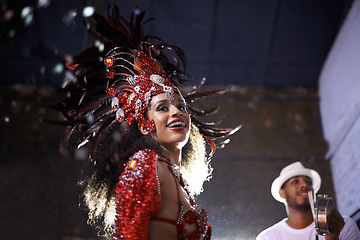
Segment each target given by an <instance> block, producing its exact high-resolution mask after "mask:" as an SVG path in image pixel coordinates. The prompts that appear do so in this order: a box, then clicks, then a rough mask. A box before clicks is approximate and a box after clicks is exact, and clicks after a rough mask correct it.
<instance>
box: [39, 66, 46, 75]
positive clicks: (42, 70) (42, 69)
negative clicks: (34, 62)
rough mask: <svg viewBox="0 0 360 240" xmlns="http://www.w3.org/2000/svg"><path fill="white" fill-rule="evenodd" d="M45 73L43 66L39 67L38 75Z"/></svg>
mask: <svg viewBox="0 0 360 240" xmlns="http://www.w3.org/2000/svg"><path fill="white" fill-rule="evenodd" d="M45 72H46V68H45V67H44V66H41V68H40V73H41V74H45Z"/></svg>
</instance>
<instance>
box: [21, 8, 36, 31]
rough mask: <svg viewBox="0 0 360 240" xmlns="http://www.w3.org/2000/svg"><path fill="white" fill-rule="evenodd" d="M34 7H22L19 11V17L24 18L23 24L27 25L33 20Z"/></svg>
mask: <svg viewBox="0 0 360 240" xmlns="http://www.w3.org/2000/svg"><path fill="white" fill-rule="evenodd" d="M33 12H34V8H33V7H24V8H23V10H22V11H21V18H22V19H23V20H24V23H25V26H29V25H30V24H32V23H33V22H34V13H33Z"/></svg>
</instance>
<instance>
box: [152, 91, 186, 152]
mask: <svg viewBox="0 0 360 240" xmlns="http://www.w3.org/2000/svg"><path fill="white" fill-rule="evenodd" d="M174 95H175V96H174V100H173V101H171V102H170V101H169V100H168V99H167V98H166V95H165V93H162V94H158V95H156V96H154V97H153V98H152V100H151V101H150V107H149V109H148V118H149V119H150V120H154V122H155V128H156V132H152V133H151V134H152V137H153V139H154V140H155V141H157V142H158V143H160V145H161V146H162V147H164V148H166V149H169V150H175V149H181V148H182V147H183V146H184V145H185V144H186V143H187V141H188V139H189V132H190V121H191V120H190V115H189V114H188V112H187V107H186V104H185V102H184V101H183V99H182V98H180V97H179V95H178V94H174Z"/></svg>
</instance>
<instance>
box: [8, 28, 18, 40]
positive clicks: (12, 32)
mask: <svg viewBox="0 0 360 240" xmlns="http://www.w3.org/2000/svg"><path fill="white" fill-rule="evenodd" d="M15 33H16V30H15V29H12V30H10V32H9V38H10V39H11V38H13V37H14V36H15Z"/></svg>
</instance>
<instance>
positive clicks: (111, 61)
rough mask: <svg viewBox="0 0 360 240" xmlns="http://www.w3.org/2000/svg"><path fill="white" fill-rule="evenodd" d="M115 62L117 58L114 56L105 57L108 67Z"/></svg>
mask: <svg viewBox="0 0 360 240" xmlns="http://www.w3.org/2000/svg"><path fill="white" fill-rule="evenodd" d="M114 62H115V58H114V57H107V58H106V59H105V65H106V66H107V67H111V66H112V65H114Z"/></svg>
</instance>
